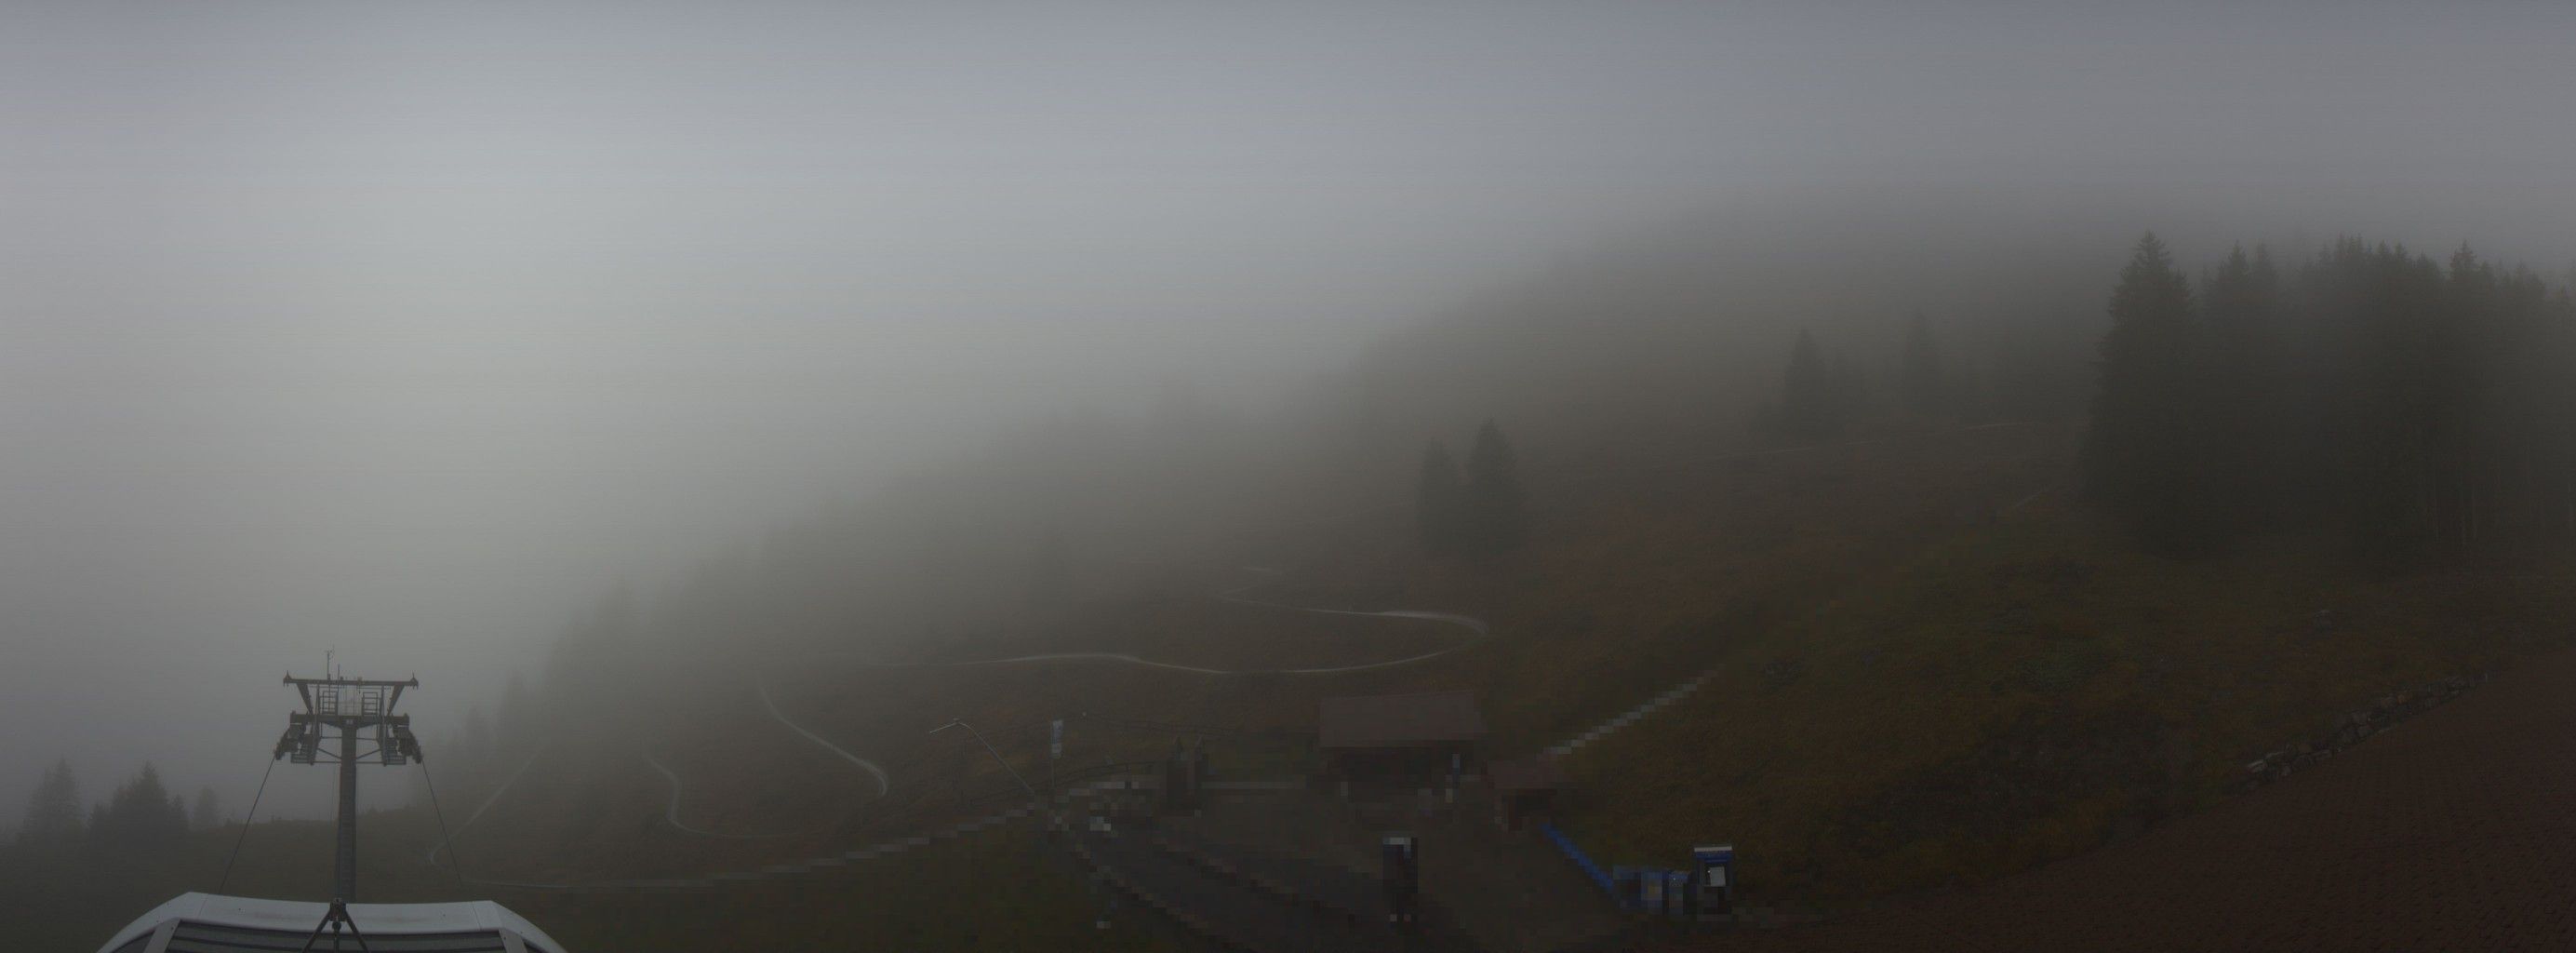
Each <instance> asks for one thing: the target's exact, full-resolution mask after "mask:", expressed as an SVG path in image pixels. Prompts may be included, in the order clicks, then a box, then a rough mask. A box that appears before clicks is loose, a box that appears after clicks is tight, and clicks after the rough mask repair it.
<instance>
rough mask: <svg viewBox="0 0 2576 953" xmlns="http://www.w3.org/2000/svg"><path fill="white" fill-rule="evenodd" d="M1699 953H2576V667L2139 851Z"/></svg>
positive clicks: (2504, 682)
mask: <svg viewBox="0 0 2576 953" xmlns="http://www.w3.org/2000/svg"><path fill="white" fill-rule="evenodd" d="M1681 948H1684V949H1710V950H1746V951H1757V950H1758V951H1773V950H1800V951H1807V950H1814V951H1825V950H1831V951H1845V950H1855V951H1868V950H1908V951H1941V950H1976V951H2021V950H2029V951H2063V950H2103V951H2121V950H2140V951H2143V950H2155V951H2174V950H2183V951H2188V950H2576V654H2571V653H2560V654H2557V655H2553V656H2549V657H2545V658H2542V659H2538V660H2535V661H2534V662H2533V663H2532V664H2530V665H2528V666H2526V667H2524V668H2522V669H2520V670H2518V671H2514V672H2509V673H2507V674H2504V675H2501V676H2498V677H2497V678H2496V679H2495V680H2494V681H2493V682H2491V683H2489V684H2487V685H2485V686H2483V687H2480V688H2477V689H2475V690H2473V691H2471V692H2469V693H2468V694H2466V695H2464V696H2462V697H2461V698H2460V699H2459V700H2457V701H2454V702H2451V703H2450V704H2447V705H2443V706H2441V707H2438V708H2435V709H2432V710H2431V711H2428V712H2426V713H2424V714H2422V715H2420V716H2418V717H2416V718H2413V719H2410V720H2408V721H2405V722H2403V723H2400V724H2398V725H2396V726H2395V727H2393V728H2391V729H2389V730H2388V731H2386V732H2385V733H2382V734H2380V735H2378V736H2375V737H2373V738H2371V739H2369V740H2368V741H2366V742H2364V743H2362V744H2360V745H2358V746H2356V747H2354V748H2352V749H2350V750H2348V751H2346V752H2344V753H2342V754H2340V755H2337V756H2336V757H2334V758H2333V759H2331V760H2328V761H2325V762H2323V763H2321V764H2318V765H2316V766H2315V767H2313V768H2310V769H2308V770H2306V771H2305V772H2303V773H2300V774H2298V775H2295V776H2292V777H2290V778H2288V779H2286V780H2283V781H2281V782H2279V783H2276V784H2273V785H2271V786H2268V787H2264V788H2261V789H2259V790H2256V791H2253V792H2252V793H2250V794H2247V795H2245V796H2244V797H2241V798H2237V799H2234V800H2231V801H2228V802H2225V803H2223V804H2221V805H2219V806H2217V807H2215V808H2212V809H2210V810H2208V811H2205V812H2202V813H2200V814H2197V815H2194V816H2191V817H2186V818H2182V819H2179V820H2176V821H2174V822H2172V823H2170V824H2167V825H2164V826H2162V827H2158V828H2156V829H2154V830H2151V831H2149V832H2147V833H2145V834H2143V835H2141V836H2139V837H2137V838H2135V839H2133V840H2128V841H2125V842H2121V843H2117V844H2113V845H2110V846H2107V847H2105V848H2103V849H2101V850H2097V851H2094V852H2092V853H2089V854H2086V855H2084V856H2081V857H2076V858H2073V859H2069V860H2066V861H2063V862H2060V863H2056V864H2052V865H2049V866H2046V867H2042V868H2039V869H2036V870H2033V871H2029V872H2027V873H2023V874H2020V875H2016V876H2013V877H2009V878H2005V879H2003V880H2000V881H1997V882H1995V883H1993V884H1989V885H1987V886H1985V887H1984V888H1982V889H1978V890H1974V891H1957V892H1946V893H1943V894H1939V895H1935V896H1930V897H1924V898H1918V899H1910V900H1906V901H1902V902H1898V903H1893V904H1890V905H1888V906H1885V907H1882V908H1878V909H1874V910H1869V911H1864V912H1861V913H1856V914H1853V915H1851V916H1848V917H1846V918H1843V919H1841V920H1838V921H1836V922H1833V923H1828V924H1823V925H1819V926H1815V927H1808V928H1802V929H1792V930H1783V931H1778V932H1751V933H1739V934H1733V935H1725V936H1718V937H1710V938H1698V939H1694V940H1691V941H1689V942H1688V943H1685V944H1684V945H1683V946H1682V947H1681Z"/></svg>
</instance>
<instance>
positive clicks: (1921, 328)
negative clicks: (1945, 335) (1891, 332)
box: [1898, 310, 1950, 417]
mask: <svg viewBox="0 0 2576 953" xmlns="http://www.w3.org/2000/svg"><path fill="white" fill-rule="evenodd" d="M1898 377H1899V380H1898V387H1899V390H1900V391H1901V392H1902V394H1901V396H1902V397H1903V399H1904V401H1905V412H1906V413H1909V414H1913V415H1915V416H1917V417H1938V416H1940V415H1942V414H1943V413H1945V412H1947V411H1948V410H1949V409H1950V407H1949V397H1950V387H1949V381H1948V380H1946V379H1944V378H1943V377H1942V374H1941V349H1940V345H1939V344H1938V343H1937V342H1935V341H1933V339H1932V322H1931V321H1929V320H1927V319H1925V318H1924V317H1923V312H1922V311H1919V310H1918V311H1916V312H1914V319H1913V320H1912V321H1909V322H1907V323H1906V325H1905V353H1904V355H1903V356H1902V357H1901V358H1900V364H1899V368H1898Z"/></svg>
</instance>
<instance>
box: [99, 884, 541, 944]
mask: <svg viewBox="0 0 2576 953" xmlns="http://www.w3.org/2000/svg"><path fill="white" fill-rule="evenodd" d="M330 910H331V905H330V904H327V903H307V902H303V901H297V900H257V899H252V898H248V897H223V896H217V895H215V894H210V893H183V894H180V895H178V896H177V897H173V898H171V899H170V901H169V902H167V903H164V904H162V905H160V906H158V907H154V908H152V912H150V913H146V914H144V915H143V916H141V917H140V918H137V919H136V920H135V921H134V922H133V923H131V924H128V925H126V927H125V929H123V930H120V931H118V932H117V934H116V936H115V937H114V938H113V939H110V940H108V941H107V945H105V946H102V947H99V953H111V951H115V950H117V949H118V948H119V947H122V946H124V945H125V944H128V943H132V942H134V941H135V939H136V938H138V937H143V938H149V937H151V936H152V935H153V934H154V932H155V931H158V930H160V929H161V926H162V925H163V924H166V923H170V922H172V921H178V922H180V923H181V924H183V925H194V926H204V927H212V928H227V927H230V928H239V929H242V930H245V931H283V932H289V933H295V934H298V935H299V936H298V938H297V939H298V942H301V939H302V936H301V935H304V934H310V933H312V932H313V927H314V926H315V925H316V924H319V923H321V922H322V917H323V916H324V915H325V914H327V913H329V912H330ZM349 919H350V920H351V921H353V922H355V923H356V924H357V927H358V931H359V935H361V936H364V937H366V938H368V939H370V940H372V939H374V938H376V937H386V938H392V937H400V936H421V935H424V934H431V935H435V934H475V933H486V934H490V933H498V934H503V935H507V936H510V937H511V938H513V939H516V940H518V941H519V943H520V945H522V946H526V947H527V948H528V953H537V951H539V950H543V951H544V953H564V948H563V945H562V944H559V943H556V942H555V941H554V938H553V937H550V936H547V935H546V933H545V931H543V930H539V929H537V927H536V925H535V924H532V923H529V922H528V921H527V920H526V919H524V918H522V917H520V916H519V915H518V914H515V913H511V912H510V910H509V908H507V907H504V906H502V905H500V904H498V903H494V902H492V901H490V900H472V901H467V902H464V903H353V904H349ZM326 936H327V934H326ZM242 948H243V949H264V948H265V947H259V946H245V947H242ZM352 948H354V947H352Z"/></svg>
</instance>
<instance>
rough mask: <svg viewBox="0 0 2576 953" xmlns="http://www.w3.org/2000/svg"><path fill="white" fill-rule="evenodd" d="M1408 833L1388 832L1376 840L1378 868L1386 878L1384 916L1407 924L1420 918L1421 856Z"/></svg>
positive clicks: (1416, 844) (1395, 922)
mask: <svg viewBox="0 0 2576 953" xmlns="http://www.w3.org/2000/svg"><path fill="white" fill-rule="evenodd" d="M1419 849H1420V848H1419V842H1418V841H1417V840H1416V839H1415V838H1414V836H1413V835H1411V834H1388V835H1386V837H1384V838H1383V839H1381V840H1379V841H1378V862H1379V868H1380V870H1381V871H1382V873H1383V876H1384V877H1385V879H1386V919H1387V922H1389V923H1394V924H1398V925H1403V926H1410V925H1412V924H1414V923H1416V922H1418V921H1419V920H1420V906H1421V905H1420V902H1419V898H1420V897H1421V894H1422V856H1421V854H1420V853H1419Z"/></svg>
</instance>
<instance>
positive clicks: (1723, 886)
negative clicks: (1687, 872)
mask: <svg viewBox="0 0 2576 953" xmlns="http://www.w3.org/2000/svg"><path fill="white" fill-rule="evenodd" d="M1691 883H1692V885H1693V887H1694V889H1693V891H1692V892H1693V893H1694V894H1696V896H1694V897H1692V901H1693V905H1694V906H1696V907H1697V908H1698V910H1699V919H1700V922H1702V923H1712V922H1717V921H1720V920H1728V919H1732V918H1733V917H1734V915H1735V845H1733V844H1705V845H1701V846H1699V847H1694V848H1691Z"/></svg>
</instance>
